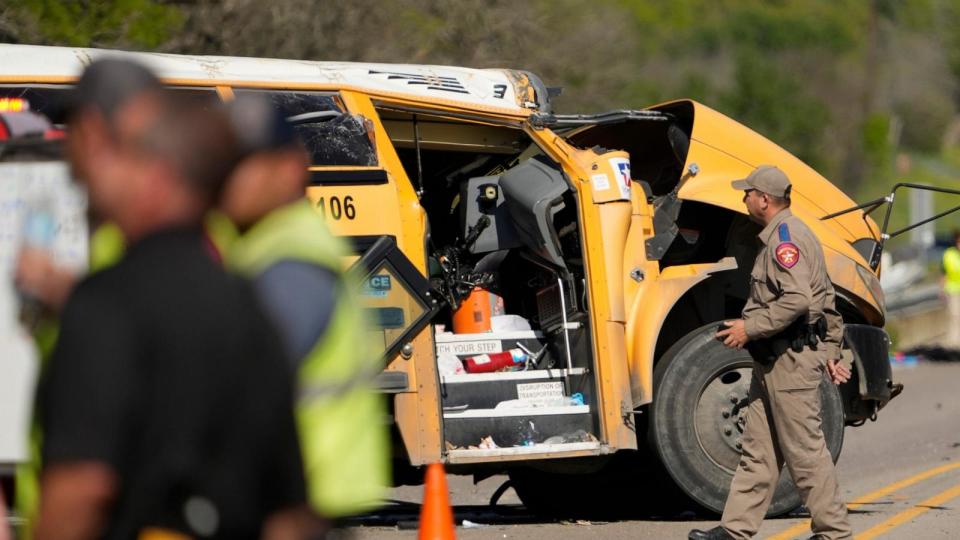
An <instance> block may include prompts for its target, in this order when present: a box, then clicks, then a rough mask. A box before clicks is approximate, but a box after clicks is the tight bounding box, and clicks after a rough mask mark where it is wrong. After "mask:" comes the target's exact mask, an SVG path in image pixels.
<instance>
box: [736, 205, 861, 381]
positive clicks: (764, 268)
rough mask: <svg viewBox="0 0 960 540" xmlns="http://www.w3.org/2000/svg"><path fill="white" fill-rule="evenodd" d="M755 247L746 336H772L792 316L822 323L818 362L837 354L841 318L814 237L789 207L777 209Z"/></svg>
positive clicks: (817, 242) (747, 308) (820, 250)
mask: <svg viewBox="0 0 960 540" xmlns="http://www.w3.org/2000/svg"><path fill="white" fill-rule="evenodd" d="M758 238H759V239H760V243H761V247H760V252H759V253H758V254H757V259H756V261H755V262H754V265H753V270H752V271H751V273H750V298H749V299H748V300H747V304H746V306H745V307H744V308H743V319H744V323H745V325H744V326H745V330H746V332H747V336H748V337H749V338H750V339H751V340H757V339H761V338H769V337H774V336H776V335H777V334H779V333H780V332H782V331H784V330H785V329H786V328H787V327H788V326H790V324H791V323H793V322H794V321H795V320H797V319H800V320H801V321H803V322H805V323H808V324H813V323H815V322H816V321H818V320H819V319H821V318H824V319H825V320H826V322H827V338H826V340H824V343H823V344H822V345H821V346H820V347H819V349H820V351H822V352H824V353H825V354H824V358H823V361H824V362H825V361H826V360H830V359H838V358H840V342H841V340H842V339H843V320H842V319H841V317H840V314H839V313H838V312H837V310H836V307H835V299H836V293H835V292H834V290H833V284H831V283H830V278H829V276H828V275H827V268H826V264H825V262H824V259H823V249H822V248H821V247H820V242H819V241H817V237H816V236H814V234H813V232H812V231H811V230H810V228H809V227H807V226H806V224H804V223H803V222H802V221H800V219H798V218H797V217H795V216H794V215H793V213H791V212H790V209H789V208H785V209H783V210H781V211H780V213H778V214H777V215H776V216H774V218H773V220H772V221H771V222H770V223H769V224H768V225H767V226H766V227H764V229H763V230H762V231H760V234H759V236H758Z"/></svg>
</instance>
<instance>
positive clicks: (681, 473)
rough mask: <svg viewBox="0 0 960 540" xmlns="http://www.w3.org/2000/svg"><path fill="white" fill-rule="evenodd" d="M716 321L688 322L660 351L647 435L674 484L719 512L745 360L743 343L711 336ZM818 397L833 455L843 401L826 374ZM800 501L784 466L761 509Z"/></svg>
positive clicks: (743, 393) (742, 401)
mask: <svg viewBox="0 0 960 540" xmlns="http://www.w3.org/2000/svg"><path fill="white" fill-rule="evenodd" d="M718 324H719V323H711V324H709V325H706V326H703V327H701V328H698V329H697V330H694V331H693V332H691V333H690V334H688V335H687V336H685V337H684V338H682V339H681V340H680V341H678V342H677V343H676V344H675V345H674V346H673V347H671V348H670V350H668V351H667V352H666V354H664V356H663V358H661V360H660V362H659V363H658V365H657V368H656V370H655V372H654V388H655V390H654V398H653V403H652V405H651V407H650V428H649V431H648V438H649V440H650V445H651V447H652V449H653V450H654V454H656V455H657V456H658V457H659V458H660V460H661V462H662V463H663V466H664V468H665V469H666V470H667V472H668V473H669V474H670V476H671V477H672V478H673V480H674V482H676V484H677V487H679V488H680V490H681V491H683V492H684V493H685V494H686V495H687V496H689V497H690V498H691V499H692V500H693V501H694V502H696V503H697V504H699V505H700V506H702V507H703V508H705V509H707V510H709V511H712V512H715V513H718V514H719V513H721V512H722V511H723V505H724V503H725V501H726V498H727V493H728V492H729V489H730V481H731V480H732V479H733V473H734V471H735V470H736V468H737V462H738V461H739V459H740V436H741V435H742V433H743V427H744V423H743V415H744V414H745V412H746V405H747V395H748V392H749V389H750V378H751V376H752V373H753V368H752V364H753V362H752V360H751V358H750V355H749V353H748V352H747V351H745V350H736V349H731V348H728V347H725V346H724V345H723V344H722V343H720V342H719V341H717V339H716V338H715V337H714V334H715V333H716V330H717V327H718ZM820 399H821V419H822V428H823V432H824V437H825V438H826V442H827V448H828V449H829V451H830V454H831V456H832V458H833V461H834V462H836V460H837V458H838V457H839V456H840V449H841V447H842V446H843V427H844V420H843V403H842V401H841V399H840V392H839V390H838V389H837V387H836V385H834V384H833V383H831V382H830V381H829V380H827V379H826V378H824V380H823V382H822V383H821V384H820ZM800 504H801V500H800V496H799V494H798V493H797V490H796V487H795V486H794V484H793V480H792V479H791V478H790V474H789V473H788V472H787V471H786V470H784V471H782V473H781V475H780V481H779V483H778V485H777V489H776V492H775V494H774V497H773V502H772V503H771V504H770V508H769V510H768V511H767V516H768V517H773V516H778V515H782V514H785V513H787V512H789V511H791V510H793V509H795V508H796V507H798V506H800Z"/></svg>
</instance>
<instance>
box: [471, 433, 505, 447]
mask: <svg viewBox="0 0 960 540" xmlns="http://www.w3.org/2000/svg"><path fill="white" fill-rule="evenodd" d="M477 448H482V449H484V450H493V449H494V448H500V447H499V446H497V443H495V442H493V436H492V435H488V436H486V437H484V438H482V439H480V444H478V445H477Z"/></svg>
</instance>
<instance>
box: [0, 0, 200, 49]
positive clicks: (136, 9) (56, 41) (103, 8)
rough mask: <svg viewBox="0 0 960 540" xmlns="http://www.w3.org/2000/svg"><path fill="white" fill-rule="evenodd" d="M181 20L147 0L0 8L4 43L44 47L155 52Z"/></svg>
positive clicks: (75, 0) (32, 2)
mask: <svg viewBox="0 0 960 540" xmlns="http://www.w3.org/2000/svg"><path fill="white" fill-rule="evenodd" d="M182 20H183V14H182V13H181V12H180V10H179V9H177V8H176V7H173V6H169V5H165V4H163V3H161V2H154V1H151V0H72V1H69V2H63V1H59V0H19V1H17V2H12V3H11V5H10V6H6V7H0V25H2V26H0V28H3V31H4V33H5V34H7V35H6V36H4V37H5V38H6V40H9V41H22V42H28V43H36V44H45V45H72V46H79V47H125V48H136V49H154V48H156V47H159V46H160V45H162V44H163V43H164V42H166V41H167V40H168V39H170V37H171V36H172V35H173V34H174V32H175V31H176V30H177V29H178V27H179V26H180V24H181V22H182ZM2 23H6V24H2Z"/></svg>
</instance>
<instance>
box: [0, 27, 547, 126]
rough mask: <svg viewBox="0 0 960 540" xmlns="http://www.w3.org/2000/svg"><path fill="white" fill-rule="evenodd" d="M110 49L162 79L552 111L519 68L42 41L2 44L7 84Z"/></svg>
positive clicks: (61, 78)
mask: <svg viewBox="0 0 960 540" xmlns="http://www.w3.org/2000/svg"><path fill="white" fill-rule="evenodd" d="M107 56H112V57H122V58H129V59H131V60H135V61H138V62H142V63H143V64H145V65H147V66H148V67H150V68H151V69H152V70H154V72H156V73H157V74H158V76H160V77H161V78H162V79H164V80H166V81H176V82H178V83H180V84H187V85H201V86H209V85H227V86H241V87H242V86H261V85H271V86H273V87H277V86H288V87H290V86H303V87H305V86H308V85H309V86H317V87H331V88H333V87H335V88H338V89H351V88H352V89H358V90H363V91H367V92H369V93H372V94H382V95H394V96H403V97H407V98H412V99H415V100H424V99H426V100H429V101H438V100H439V101H442V102H447V103H450V104H458V105H460V106H463V107H467V108H480V109H497V110H500V111H503V112H507V113H512V114H520V115H527V114H529V113H530V112H533V111H538V110H539V111H544V112H549V108H550V107H549V100H548V96H547V91H546V88H545V87H544V86H543V83H541V82H540V80H539V79H538V78H537V77H536V76H535V75H533V74H531V73H529V72H525V71H518V70H509V69H474V68H464V67H454V66H429V65H413V64H372V63H359V62H316V61H309V60H280V59H271V58H248V57H230V56H191V55H179V54H162V53H150V52H128V51H118V50H110V49H89V48H79V47H48V46H39V45H7V44H0V84H6V83H21V82H32V83H70V82H72V81H74V80H75V79H76V78H77V77H78V76H79V74H80V72H81V71H82V70H83V68H84V67H85V66H86V65H88V64H89V63H90V62H92V61H93V60H95V59H97V58H103V57H107Z"/></svg>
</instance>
